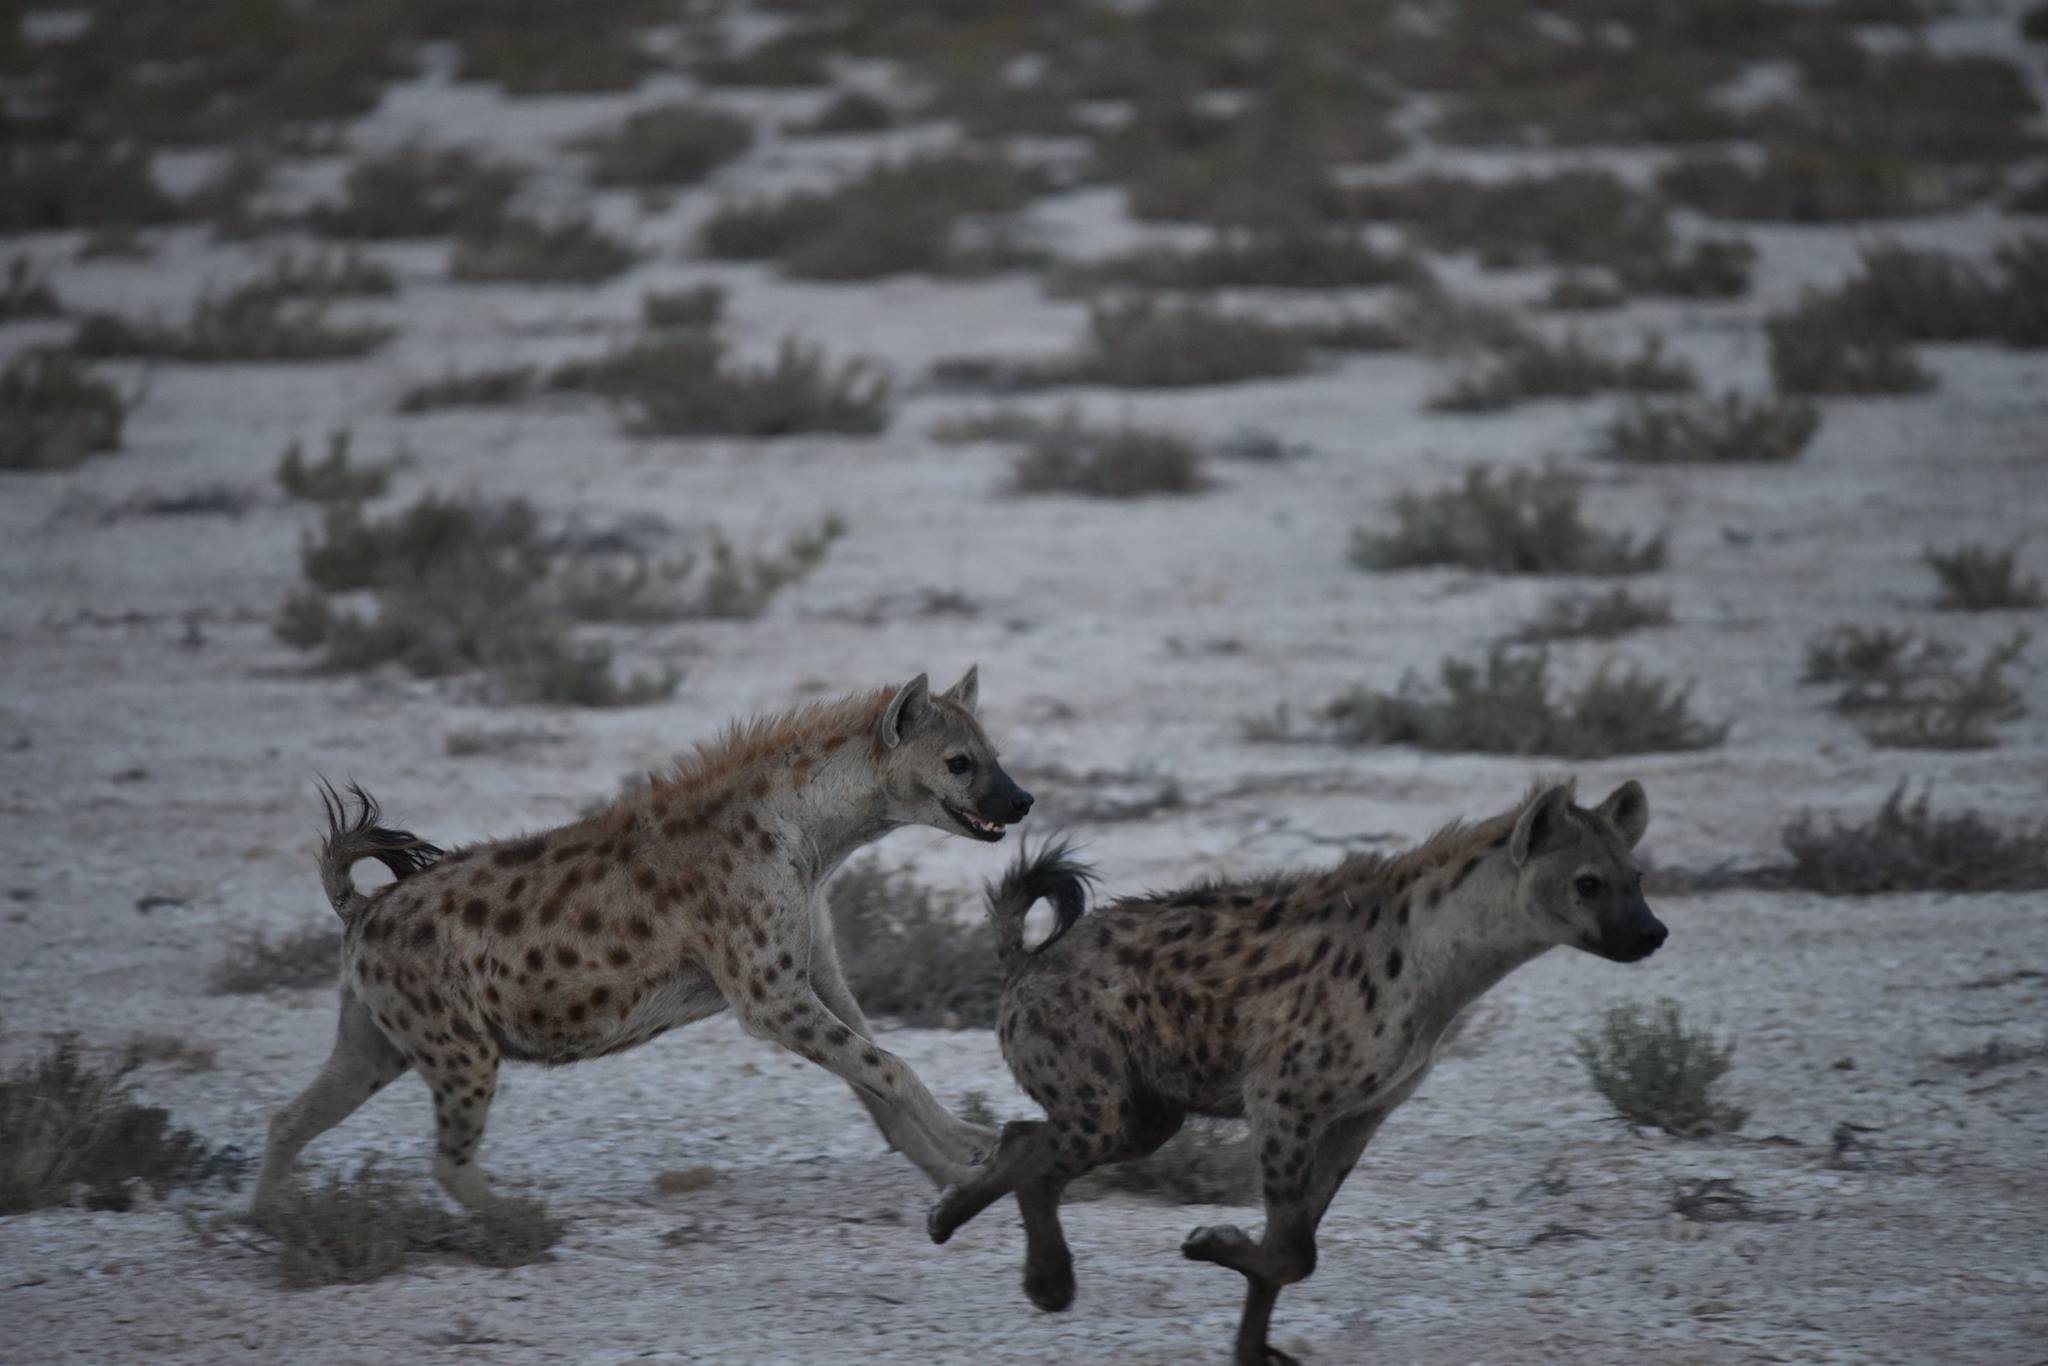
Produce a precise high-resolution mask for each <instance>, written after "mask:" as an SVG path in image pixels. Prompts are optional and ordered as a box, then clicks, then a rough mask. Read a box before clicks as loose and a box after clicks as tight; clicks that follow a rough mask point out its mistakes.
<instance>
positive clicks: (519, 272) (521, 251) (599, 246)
mask: <svg viewBox="0 0 2048 1366" xmlns="http://www.w3.org/2000/svg"><path fill="white" fill-rule="evenodd" d="M636 259H637V253H635V252H634V250H633V248H632V247H630V246H628V245H627V244H626V243H624V242H621V241H619V240H618V239H617V238H615V237H612V236H610V235H609V234H607V233H605V232H604V231H602V230H601V229H599V228H598V227H597V226H596V225H595V224H593V223H592V222H591V221H590V220H589V219H588V218H565V219H561V220H560V221H557V222H542V221H540V220H539V219H534V218H521V217H517V216H512V215H507V216H504V217H501V218H498V219H497V220H495V221H493V222H490V223H475V224H470V225H467V226H465V227H463V228H462V229H461V230H460V231H459V234H458V235H457V237H456V239H455V250H454V252H453V254H452V255H450V257H449V258H448V273H449V274H450V275H452V276H453V277H454V278H456V279H458V280H472V281H486V282H487V281H494V280H524V281H530V282H538V283H557V282H559V283H569V284H576V283H588V282H590V281H595V280H609V279H610V278H611V277H612V276H614V275H617V274H619V273H620V272H621V271H623V270H625V269H627V268H628V267H629V266H631V265H632V264H633V262H634V261H635V260H636Z"/></svg>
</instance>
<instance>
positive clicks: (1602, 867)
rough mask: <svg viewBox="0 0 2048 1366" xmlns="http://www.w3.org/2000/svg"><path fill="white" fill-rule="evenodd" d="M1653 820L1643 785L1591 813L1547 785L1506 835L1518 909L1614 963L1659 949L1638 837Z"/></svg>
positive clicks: (1547, 932) (1563, 940)
mask: <svg viewBox="0 0 2048 1366" xmlns="http://www.w3.org/2000/svg"><path fill="white" fill-rule="evenodd" d="M1649 824H1650V801H1649V798H1648V797H1646V796H1644V795H1643V785H1642V784H1641V783H1637V782H1626V783H1623V784H1622V785H1621V786H1620V787H1617V788H1615V789H1614V791H1613V793H1612V794H1611V795H1609V797H1608V798H1607V800H1606V801H1604V802H1602V803H1600V805H1599V806H1598V807H1596V808H1595V809H1593V810H1591V811H1588V810H1586V809H1585V808H1584V807H1577V806H1574V805H1572V793H1571V789H1570V788H1569V787H1566V786H1558V787H1552V788H1549V789H1547V790H1546V791H1544V792H1543V793H1541V794H1540V795H1538V796H1537V797H1535V798H1533V799H1532V800H1531V801H1530V802H1529V803H1528V805H1526V806H1524V807H1523V808H1522V813H1521V816H1520V817H1519V818H1518V819H1517V820H1516V821H1515V828H1514V832H1513V833H1512V834H1511V835H1509V836H1508V858H1509V859H1510V860H1511V861H1512V863H1513V865H1514V867H1515V870H1516V879H1515V895H1516V900H1517V908H1518V909H1519V910H1520V911H1522V912H1523V913H1524V914H1525V915H1526V916H1527V917H1528V918H1529V920H1530V921H1531V922H1532V923H1534V924H1535V925H1536V926H1537V931H1538V933H1540V934H1542V935H1544V936H1545V937H1546V938H1549V939H1551V940H1553V941H1554V942H1556V943H1559V944H1570V945H1572V946H1574V947H1576V948H1582V949H1585V950H1587V951H1588V952H1590V953H1597V954H1599V955H1600V956H1601V957H1602V958H1607V959H1611V960H1612V961H1614V962H1616V963H1633V962H1635V961H1636V960H1638V959H1641V958H1648V957H1649V956H1650V955H1651V954H1653V953H1655V952H1656V951H1657V947H1658V945H1660V944H1662V943H1663V942H1664V936H1665V935H1666V933H1668V932H1667V931H1666V930H1665V928H1664V924H1663V922H1662V921H1660V920H1658V919H1657V917H1656V916H1654V915H1652V914H1651V913H1650V907H1649V904H1648V903H1647V902H1645V901H1644V900H1643V877H1642V872H1641V870H1639V869H1638V868H1637V867H1636V860H1635V856H1634V854H1632V853H1631V852H1630V851H1631V850H1632V849H1634V848H1635V846H1636V842H1637V841H1638V840H1640V839H1642V837H1643V831H1644V830H1645V829H1647V828H1648V827H1649Z"/></svg>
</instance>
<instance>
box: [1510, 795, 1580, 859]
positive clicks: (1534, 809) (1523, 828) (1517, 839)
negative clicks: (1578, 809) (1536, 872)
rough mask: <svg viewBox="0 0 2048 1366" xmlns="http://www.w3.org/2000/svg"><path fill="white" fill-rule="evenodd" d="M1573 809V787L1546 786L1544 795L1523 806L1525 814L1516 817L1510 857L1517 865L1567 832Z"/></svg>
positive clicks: (1511, 838) (1511, 836) (1511, 835)
mask: <svg viewBox="0 0 2048 1366" xmlns="http://www.w3.org/2000/svg"><path fill="white" fill-rule="evenodd" d="M1571 809H1572V790H1571V788H1570V786H1568V785H1567V784H1564V783H1559V784H1557V785H1556V786H1555V787H1550V788H1546V789H1544V791H1543V793H1542V795H1540V796H1538V797H1537V798H1535V799H1534V800H1533V801H1531V802H1530V803H1529V804H1528V805H1527V806H1525V807H1523V808H1522V814H1521V815H1520V816H1519V817H1518V818H1517V819H1516V820H1515V829H1514V833H1512V834H1510V835H1509V836H1508V858H1509V859H1510V860H1511V861H1513V863H1514V865H1515V866H1516V867H1517V868H1519V867H1521V866H1522V865H1523V864H1525V863H1527V862H1528V861H1529V855H1531V854H1533V853H1536V852H1537V851H1539V850H1540V849H1542V848H1543V847H1544V846H1545V845H1547V844H1549V843H1551V842H1552V841H1553V840H1555V839H1556V838H1557V837H1558V836H1559V835H1561V834H1563V833H1564V828H1565V822H1567V821H1569V820H1570V819H1571Z"/></svg>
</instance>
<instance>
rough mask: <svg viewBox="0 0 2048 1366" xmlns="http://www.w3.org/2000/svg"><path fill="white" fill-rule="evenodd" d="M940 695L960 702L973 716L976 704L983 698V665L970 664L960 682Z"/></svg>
mask: <svg viewBox="0 0 2048 1366" xmlns="http://www.w3.org/2000/svg"><path fill="white" fill-rule="evenodd" d="M940 695H941V696H943V697H948V698H951V699H952V700H953V701H955V702H958V703H959V704H960V705H961V706H963V707H965V708H967V712H968V714H969V715H970V716H971V715H973V714H974V704H975V703H976V702H977V701H979V700H980V698H981V665H979V664H969V665H968V666H967V672H966V673H964V674H961V675H960V681H959V682H958V683H955V684H954V685H953V686H952V687H950V688H948V689H946V691H945V692H944V693H942V694H940Z"/></svg>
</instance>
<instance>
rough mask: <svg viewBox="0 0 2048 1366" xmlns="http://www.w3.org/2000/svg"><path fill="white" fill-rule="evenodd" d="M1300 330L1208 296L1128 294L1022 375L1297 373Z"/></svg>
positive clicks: (1091, 316)
mask: <svg viewBox="0 0 2048 1366" xmlns="http://www.w3.org/2000/svg"><path fill="white" fill-rule="evenodd" d="M1309 360H1310V356H1309V345H1308V338H1307V336H1306V334H1305V333H1304V332H1303V331H1302V330H1301V329H1300V328H1296V327H1291V326H1289V325H1287V324H1284V323H1275V322H1268V321H1267V320H1265V319H1263V318H1259V317H1255V316H1253V315H1251V314H1247V313H1239V312H1230V311H1226V310H1223V309H1219V308H1215V307H1212V306H1211V305H1209V304H1204V303H1196V302H1187V303H1161V302H1158V301H1156V300H1152V299H1142V298H1140V299H1130V300H1126V301H1123V302H1120V303H1109V304H1100V305H1097V306H1096V307H1094V308H1091V309H1089V310H1088V335H1087V338H1086V339H1085V340H1084V341H1083V343H1082V345H1081V349H1080V350H1079V352H1078V353H1076V354H1075V355H1074V356H1073V357H1072V358H1071V359H1070V360H1067V361H1055V362H1053V363H1052V364H1050V365H1048V366H1043V367H1026V368H1025V369H1024V370H1022V371H1021V372H1020V373H1019V375H1018V378H1019V379H1020V380H1023V381H1024V382H1026V383H1041V384H1062V383H1064V384H1107V385H1112V386H1115V387H1117V388H1128V389H1154V388H1178V387H1183V386H1192V385H1203V384H1230V383H1234V382H1236V381H1239V380H1250V379H1266V378H1271V377H1275V376H1281V375H1296V374H1300V373H1301V372H1302V371H1304V370H1306V369H1308V367H1309Z"/></svg>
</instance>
